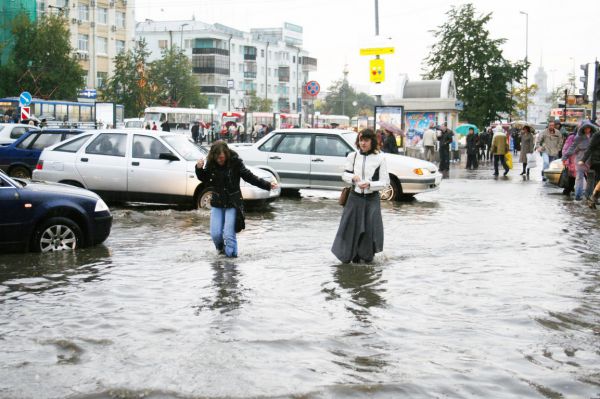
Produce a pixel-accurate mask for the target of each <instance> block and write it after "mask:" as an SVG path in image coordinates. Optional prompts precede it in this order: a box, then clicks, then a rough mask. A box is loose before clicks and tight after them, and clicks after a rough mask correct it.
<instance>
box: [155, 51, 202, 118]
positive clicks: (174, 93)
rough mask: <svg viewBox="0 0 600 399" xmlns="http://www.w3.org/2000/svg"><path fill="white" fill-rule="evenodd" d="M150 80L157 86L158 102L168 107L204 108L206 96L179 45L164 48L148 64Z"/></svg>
mask: <svg viewBox="0 0 600 399" xmlns="http://www.w3.org/2000/svg"><path fill="white" fill-rule="evenodd" d="M150 80H151V81H152V82H153V83H154V84H155V85H156V86H157V87H158V99H157V100H158V102H159V103H161V104H163V105H166V106H169V107H187V108H194V107H195V108H206V107H207V106H208V98H207V97H206V96H205V95H203V94H202V93H201V92H200V87H199V86H197V85H196V84H195V78H194V76H193V75H192V63H191V62H190V59H189V58H188V57H187V56H186V55H185V53H184V52H183V51H182V50H181V49H180V48H179V47H176V46H175V47H171V48H167V49H164V50H163V52H162V57H161V59H160V60H157V61H154V62H152V63H151V64H150Z"/></svg>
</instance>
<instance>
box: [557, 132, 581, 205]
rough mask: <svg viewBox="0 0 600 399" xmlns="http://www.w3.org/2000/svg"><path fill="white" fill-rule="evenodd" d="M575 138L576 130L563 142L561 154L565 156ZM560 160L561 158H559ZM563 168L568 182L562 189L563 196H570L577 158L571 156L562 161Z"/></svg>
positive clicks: (575, 175) (573, 188) (572, 189)
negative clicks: (566, 171) (565, 169)
mask: <svg viewBox="0 0 600 399" xmlns="http://www.w3.org/2000/svg"><path fill="white" fill-rule="evenodd" d="M575 137H577V129H575V130H573V131H572V132H571V134H569V135H568V136H567V138H566V140H565V144H564V145H563V147H562V150H561V151H560V153H561V154H566V153H567V151H569V148H571V146H572V145H573V142H574V141H575ZM561 159H562V156H561ZM563 165H564V167H566V168H567V170H568V176H569V182H568V185H567V187H563V192H562V193H563V195H566V196H570V195H571V193H572V192H573V191H574V190H575V178H576V177H577V156H576V155H575V154H572V155H571V156H569V157H568V158H567V160H566V162H565V161H563Z"/></svg>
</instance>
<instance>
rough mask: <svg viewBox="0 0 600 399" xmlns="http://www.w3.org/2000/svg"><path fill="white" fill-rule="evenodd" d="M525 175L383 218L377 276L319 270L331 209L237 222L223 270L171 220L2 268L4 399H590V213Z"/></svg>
mask: <svg viewBox="0 0 600 399" xmlns="http://www.w3.org/2000/svg"><path fill="white" fill-rule="evenodd" d="M519 168H520V165H518V166H515V169H514V170H513V171H511V173H510V175H509V177H508V178H506V179H503V178H500V179H497V180H494V179H493V178H492V177H491V174H492V171H491V170H488V169H485V170H479V171H473V172H467V171H463V170H452V171H451V178H450V179H449V180H445V181H444V182H443V183H442V188H441V190H440V191H438V192H434V193H428V194H424V195H419V196H417V199H416V200H415V201H414V202H411V203H394V204H390V203H385V204H383V207H382V208H383V209H382V210H383V220H384V226H385V240H386V241H385V249H384V252H383V253H382V254H379V255H378V256H377V257H376V260H375V262H374V263H373V264H371V265H341V264H339V262H338V261H337V259H336V258H335V257H334V256H333V255H332V254H331V252H330V247H331V244H332V242H333V239H334V236H335V232H336V230H337V224H338V222H339V218H340V215H341V211H342V209H341V207H340V206H339V205H338V204H337V193H331V192H329V193H328V192H306V193H303V194H304V197H303V198H302V199H294V198H282V199H280V200H278V201H276V202H275V203H273V204H272V206H270V207H269V208H268V209H267V210H266V211H260V212H250V213H249V214H248V215H247V220H246V226H247V230H245V231H244V232H243V233H242V234H240V235H238V240H239V251H240V257H239V258H237V259H234V260H228V259H226V258H224V257H222V256H219V255H217V253H216V251H215V250H214V247H213V245H212V242H211V241H210V237H209V234H208V223H209V213H208V212H206V211H190V210H175V209H169V208H165V207H155V208H153V207H127V208H115V209H113V215H114V217H115V220H114V224H113V230H112V233H111V236H110V237H109V239H108V240H107V241H106V242H105V243H104V245H101V246H98V247H94V248H88V249H83V250H79V251H76V252H74V253H58V254H50V255H37V254H11V255H2V256H0V359H1V360H0V397H1V398H138V397H144V398H255V397H259V398H311V399H312V398H359V397H360V398H362V397H369V398H399V397H411V398H598V397H600V257H599V252H598V248H599V244H600V233H599V229H598V227H599V223H598V220H599V219H598V214H597V213H595V212H594V211H591V210H590V209H588V208H587V207H586V206H585V204H582V203H576V202H575V201H573V200H572V199H566V198H564V197H563V196H562V195H560V190H559V189H557V188H553V187H551V186H548V185H544V184H543V183H541V182H540V181H539V179H540V176H539V171H537V170H536V171H535V178H533V177H532V180H531V181H523V180H522V179H521V177H520V176H518V172H519V171H520V169H519ZM532 173H533V172H532ZM532 176H533V174H532Z"/></svg>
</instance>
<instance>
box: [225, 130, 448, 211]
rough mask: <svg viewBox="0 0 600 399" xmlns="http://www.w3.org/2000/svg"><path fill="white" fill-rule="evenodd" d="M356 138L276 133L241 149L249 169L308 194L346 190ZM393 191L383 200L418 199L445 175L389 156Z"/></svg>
mask: <svg viewBox="0 0 600 399" xmlns="http://www.w3.org/2000/svg"><path fill="white" fill-rule="evenodd" d="M356 134H357V133H355V132H352V131H345V130H332V129H286V130H276V131H274V132H272V133H271V134H269V135H267V136H266V137H264V138H263V139H261V140H259V141H258V142H257V143H255V144H251V145H240V146H236V147H235V150H236V151H237V152H238V153H239V154H240V157H241V158H242V159H243V160H244V162H245V163H246V164H248V165H253V166H255V167H257V168H260V169H264V170H266V171H269V172H270V173H272V174H273V175H274V176H277V177H278V178H279V180H280V184H281V187H282V188H283V189H288V190H290V189H291V190H299V189H302V188H314V189H326V190H341V189H342V188H343V187H344V185H345V184H346V183H344V182H343V181H342V178H341V175H342V173H343V171H344V167H345V162H346V156H347V155H348V154H349V153H351V152H353V151H355V148H356V147H355V145H354V143H355V141H356ZM385 159H386V163H387V168H388V172H389V175H390V185H389V186H388V188H387V189H386V190H384V191H383V192H382V193H381V198H382V199H383V200H388V201H391V200H400V199H408V198H412V197H413V196H414V195H415V194H419V193H423V192H426V191H431V190H437V189H438V188H439V187H440V183H441V181H442V175H441V173H440V172H439V171H438V169H437V167H436V166H435V165H434V164H432V163H430V162H427V161H423V160H420V159H416V158H411V157H407V156H403V155H397V154H385Z"/></svg>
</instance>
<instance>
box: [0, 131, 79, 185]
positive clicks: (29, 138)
mask: <svg viewBox="0 0 600 399" xmlns="http://www.w3.org/2000/svg"><path fill="white" fill-rule="evenodd" d="M82 132H83V130H78V129H44V130H29V131H28V132H26V133H25V134H24V135H22V136H21V137H20V138H19V139H17V141H15V142H14V143H11V144H8V145H5V146H0V169H2V170H3V171H5V172H6V173H7V174H8V175H9V176H12V177H20V178H23V179H29V178H31V174H32V171H33V169H35V165H37V161H38V158H39V157H40V154H41V153H42V150H43V149H44V148H46V147H48V146H51V145H53V144H56V143H58V142H60V141H63V140H66V139H68V138H70V137H73V136H76V135H78V134H80V133H82Z"/></svg>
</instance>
